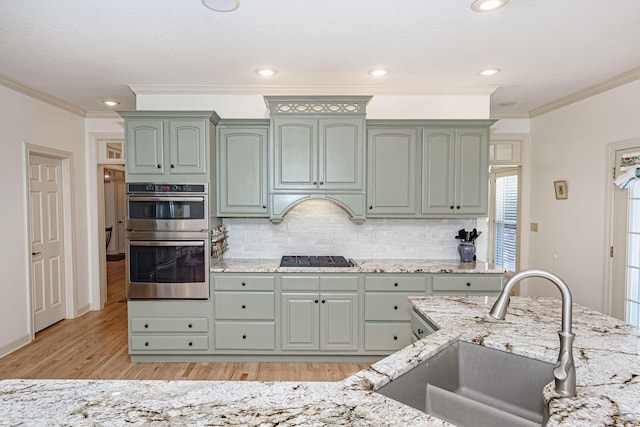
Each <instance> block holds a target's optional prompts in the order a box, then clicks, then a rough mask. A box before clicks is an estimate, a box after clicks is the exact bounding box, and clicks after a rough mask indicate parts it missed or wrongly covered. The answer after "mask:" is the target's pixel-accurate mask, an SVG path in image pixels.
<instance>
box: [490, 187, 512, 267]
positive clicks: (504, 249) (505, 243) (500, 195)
mask: <svg viewBox="0 0 640 427" xmlns="http://www.w3.org/2000/svg"><path fill="white" fill-rule="evenodd" d="M517 220H518V175H508V176H498V177H496V206H495V218H494V222H495V239H494V248H493V253H494V264H495V265H497V266H500V267H503V268H504V269H506V270H508V271H516V259H517V258H516V250H517Z"/></svg>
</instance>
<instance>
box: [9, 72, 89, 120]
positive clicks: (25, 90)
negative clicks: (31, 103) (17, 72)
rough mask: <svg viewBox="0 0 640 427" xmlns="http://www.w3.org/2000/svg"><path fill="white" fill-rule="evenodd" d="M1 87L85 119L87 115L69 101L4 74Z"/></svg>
mask: <svg viewBox="0 0 640 427" xmlns="http://www.w3.org/2000/svg"><path fill="white" fill-rule="evenodd" d="M0 85H2V86H4V87H7V88H9V89H13V90H15V91H16V92H20V93H22V94H24V95H27V96H30V97H31V98H35V99H37V100H39V101H43V102H46V103H47V104H50V105H53V106H54V107H58V108H62V109H63V110H66V111H68V112H70V113H73V114H76V115H78V116H82V117H84V116H85V115H86V114H87V111H86V110H84V109H82V108H80V107H76V106H75V105H73V104H71V103H69V102H67V101H63V100H61V99H59V98H56V97H55V96H51V95H48V94H46V93H44V92H42V91H40V90H38V89H36V88H33V87H31V86H27V85H25V84H23V83H20V82H19V81H17V80H13V79H11V78H9V77H7V76H3V75H2V74H0Z"/></svg>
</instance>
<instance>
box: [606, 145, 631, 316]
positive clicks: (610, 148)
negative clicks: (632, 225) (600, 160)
mask: <svg viewBox="0 0 640 427" xmlns="http://www.w3.org/2000/svg"><path fill="white" fill-rule="evenodd" d="M638 146H640V138H631V139H626V140H623V141H616V142H610V143H608V144H607V159H606V162H607V163H606V168H605V176H604V180H605V202H604V206H605V208H604V209H605V212H604V214H605V217H604V226H605V227H604V233H605V234H604V245H605V247H604V248H603V253H604V260H603V263H604V268H603V271H604V273H603V274H604V277H603V283H604V286H603V287H602V311H603V312H604V313H605V314H608V315H611V292H612V290H613V258H612V257H611V256H610V248H611V246H613V219H614V209H613V197H614V191H615V187H614V183H613V170H614V169H615V168H616V166H617V165H616V151H619V150H625V149H627V148H633V147H638Z"/></svg>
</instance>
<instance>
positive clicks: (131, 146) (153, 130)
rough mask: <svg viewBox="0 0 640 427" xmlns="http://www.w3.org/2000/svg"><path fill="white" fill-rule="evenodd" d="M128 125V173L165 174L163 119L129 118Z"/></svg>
mask: <svg viewBox="0 0 640 427" xmlns="http://www.w3.org/2000/svg"><path fill="white" fill-rule="evenodd" d="M126 127H127V129H126V132H127V133H126V134H127V138H126V141H125V146H126V150H127V157H126V158H127V162H126V163H127V174H128V175H162V174H164V161H163V156H164V152H163V148H164V146H163V144H164V134H163V131H164V129H163V121H162V120H131V119H129V120H126Z"/></svg>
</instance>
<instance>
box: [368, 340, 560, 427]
mask: <svg viewBox="0 0 640 427" xmlns="http://www.w3.org/2000/svg"><path fill="white" fill-rule="evenodd" d="M553 368H554V364H552V363H547V362H542V361H539V360H535V359H530V358H528V357H523V356H518V355H516V354H512V353H507V352H505V351H500V350H495V349H492V348H488V347H484V346H481V345H476V344H471V343H468V342H464V341H456V342H454V343H453V344H451V345H449V346H447V347H446V348H445V349H444V350H442V351H440V352H439V353H437V354H436V355H434V356H433V357H431V358H429V359H428V360H426V361H424V362H423V363H421V364H420V365H418V366H416V367H415V368H413V369H411V370H410V371H408V372H407V373H405V374H404V375H402V376H400V377H398V378H397V379H395V380H393V381H392V382H390V383H389V384H387V385H385V386H383V387H381V388H380V389H378V390H377V392H378V393H380V394H383V395H385V396H387V397H390V398H392V399H394V400H397V401H399V402H402V403H405V404H407V405H409V406H412V407H414V408H416V409H419V410H421V411H424V412H426V413H428V414H431V415H433V416H435V417H438V418H440V419H442V420H445V421H447V422H450V423H452V424H455V425H457V426H461V427H464V426H474V427H479V426H493V427H495V426H510V427H518V426H541V425H544V424H545V423H546V421H547V416H546V410H547V407H546V405H545V404H544V401H543V397H542V389H543V388H544V386H545V385H547V384H548V383H550V382H551V381H553V379H554V378H553Z"/></svg>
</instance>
